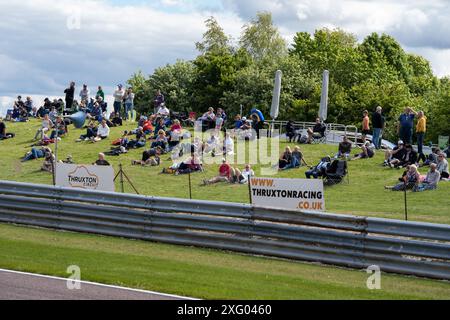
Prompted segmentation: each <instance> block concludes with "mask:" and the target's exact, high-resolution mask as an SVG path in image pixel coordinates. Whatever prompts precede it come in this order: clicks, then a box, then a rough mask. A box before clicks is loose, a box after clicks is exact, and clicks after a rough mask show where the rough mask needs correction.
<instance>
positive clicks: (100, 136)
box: [93, 119, 110, 142]
mask: <svg viewBox="0 0 450 320" xmlns="http://www.w3.org/2000/svg"><path fill="white" fill-rule="evenodd" d="M109 132H110V129H109V127H108V125H107V124H106V120H105V119H103V120H102V123H101V124H100V125H99V126H98V129H97V136H96V137H95V138H94V140H93V141H94V142H98V141H101V140H104V139H106V138H108V137H109Z"/></svg>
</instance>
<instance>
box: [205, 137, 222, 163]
mask: <svg viewBox="0 0 450 320" xmlns="http://www.w3.org/2000/svg"><path fill="white" fill-rule="evenodd" d="M219 144H220V140H219V138H218V137H216V135H215V134H214V132H211V136H210V137H209V139H208V140H207V141H206V143H204V144H203V153H205V154H209V153H211V155H212V156H213V157H215V155H216V149H217V148H218V147H219Z"/></svg>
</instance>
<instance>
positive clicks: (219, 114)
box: [215, 108, 225, 131]
mask: <svg viewBox="0 0 450 320" xmlns="http://www.w3.org/2000/svg"><path fill="white" fill-rule="evenodd" d="M215 121H216V131H222V127H223V124H224V123H225V119H224V117H223V116H222V109H220V108H219V109H217V116H216V120H215Z"/></svg>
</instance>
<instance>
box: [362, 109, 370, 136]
mask: <svg viewBox="0 0 450 320" xmlns="http://www.w3.org/2000/svg"><path fill="white" fill-rule="evenodd" d="M369 133H370V119H369V111H367V110H364V112H363V121H362V137H361V138H362V143H363V144H364V143H366V137H367V135H368V134H369Z"/></svg>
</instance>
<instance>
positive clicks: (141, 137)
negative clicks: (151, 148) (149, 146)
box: [126, 127, 147, 149]
mask: <svg viewBox="0 0 450 320" xmlns="http://www.w3.org/2000/svg"><path fill="white" fill-rule="evenodd" d="M146 143H147V137H146V136H145V133H144V129H143V128H142V127H139V128H138V130H137V132H136V139H134V140H131V141H129V142H128V143H127V145H126V148H127V149H138V148H143V147H145V144H146Z"/></svg>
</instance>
